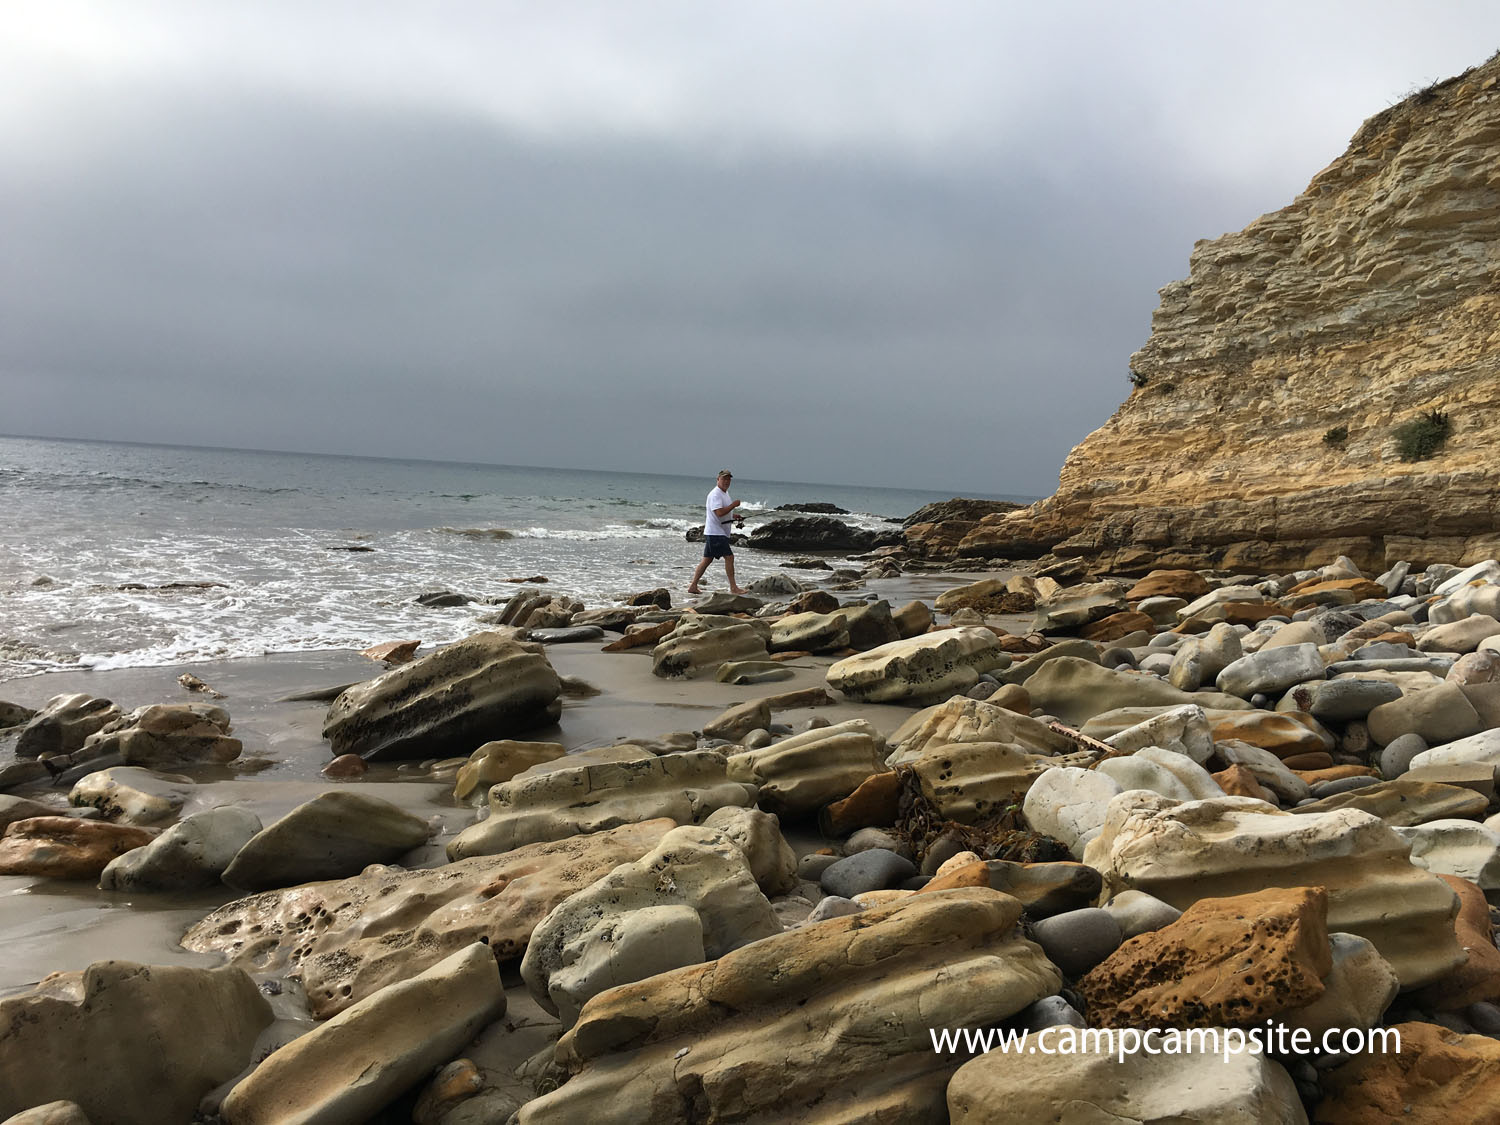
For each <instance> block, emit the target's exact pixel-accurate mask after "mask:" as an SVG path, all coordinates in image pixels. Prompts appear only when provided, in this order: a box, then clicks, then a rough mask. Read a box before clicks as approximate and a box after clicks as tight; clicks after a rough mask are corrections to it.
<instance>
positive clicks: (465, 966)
mask: <svg viewBox="0 0 1500 1125" xmlns="http://www.w3.org/2000/svg"><path fill="white" fill-rule="evenodd" d="M504 1014H505V989H504V988H503V987H502V986H501V983H500V971H499V969H498V967H497V966H496V964H495V957H494V954H493V953H491V952H490V949H489V947H488V946H486V945H480V944H475V945H470V946H467V947H466V948H464V949H462V950H460V951H458V952H457V953H454V954H452V955H450V956H449V957H447V958H446V959H445V960H443V961H440V962H438V963H437V964H436V965H434V966H433V967H432V968H430V969H428V970H427V971H426V972H424V973H421V974H419V975H418V976H416V977H413V978H412V979H410V980H405V981H398V982H396V983H394V984H391V985H389V986H388V987H386V988H383V989H381V991H380V992H378V993H376V994H375V995H374V996H370V997H368V998H366V999H364V1000H361V1001H360V1002H359V1003H358V1004H356V1005H354V1006H353V1007H351V1008H349V1009H348V1010H347V1011H345V1012H341V1013H340V1014H339V1015H337V1016H334V1017H333V1018H332V1019H331V1020H329V1021H328V1022H327V1023H323V1024H320V1025H318V1026H317V1027H315V1028H313V1029H312V1030H311V1031H309V1032H307V1033H306V1034H305V1035H303V1036H301V1037H300V1038H297V1039H294V1040H292V1041H291V1042H290V1043H288V1044H287V1045H286V1046H284V1047H282V1048H280V1049H279V1050H277V1051H274V1052H272V1054H271V1055H270V1056H269V1057H268V1058H266V1059H265V1061H263V1062H262V1063H260V1065H259V1066H257V1067H256V1068H255V1069H254V1070H253V1071H251V1073H250V1076H249V1077H248V1078H245V1079H244V1080H242V1081H241V1082H240V1083H239V1084H238V1085H236V1086H235V1087H234V1089H232V1090H231V1091H230V1092H229V1095H228V1097H226V1098H225V1099H224V1106H223V1114H224V1117H225V1118H226V1119H227V1120H229V1121H231V1122H234V1123H235V1125H272V1123H279V1122H286V1121H293V1120H296V1121H366V1120H369V1119H370V1118H371V1117H373V1116H374V1115H375V1114H376V1113H377V1112H379V1111H380V1110H381V1109H384V1108H385V1106H386V1105H388V1104H389V1103H390V1102H391V1101H393V1100H394V1099H395V1098H396V1097H398V1096H399V1095H401V1094H402V1093H405V1092H406V1091H407V1090H409V1089H411V1088H412V1087H413V1086H415V1085H417V1083H419V1082H421V1081H422V1080H423V1079H425V1078H427V1076H428V1075H430V1074H431V1073H432V1071H433V1069H434V1068H435V1067H437V1066H439V1065H440V1064H442V1063H445V1062H447V1061H448V1060H449V1059H451V1058H452V1057H453V1056H454V1055H455V1054H456V1053H457V1052H458V1051H459V1050H461V1049H462V1048H463V1047H464V1045H465V1044H467V1043H468V1042H469V1041H470V1040H471V1039H473V1038H474V1036H475V1035H476V1034H477V1033H478V1032H479V1030H480V1029H481V1028H483V1027H485V1026H486V1025H487V1024H489V1023H491V1022H492V1021H493V1020H496V1019H498V1018H499V1017H500V1016H502V1015H504Z"/></svg>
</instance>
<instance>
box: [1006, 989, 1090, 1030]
mask: <svg viewBox="0 0 1500 1125" xmlns="http://www.w3.org/2000/svg"><path fill="white" fill-rule="evenodd" d="M1020 1021H1021V1023H1023V1024H1025V1025H1026V1027H1027V1028H1028V1029H1029V1030H1031V1031H1041V1030H1042V1028H1044V1027H1087V1026H1088V1025H1089V1023H1088V1020H1086V1019H1084V1018H1083V1016H1082V1014H1080V1012H1079V1011H1078V1009H1077V1008H1075V1007H1073V1005H1072V1004H1069V1003H1068V1002H1067V1001H1066V1000H1064V999H1063V998H1062V997H1061V996H1043V997H1042V998H1041V999H1040V1000H1038V1001H1036V1003H1034V1004H1030V1005H1028V1006H1027V1007H1025V1008H1023V1009H1021V1015H1020Z"/></svg>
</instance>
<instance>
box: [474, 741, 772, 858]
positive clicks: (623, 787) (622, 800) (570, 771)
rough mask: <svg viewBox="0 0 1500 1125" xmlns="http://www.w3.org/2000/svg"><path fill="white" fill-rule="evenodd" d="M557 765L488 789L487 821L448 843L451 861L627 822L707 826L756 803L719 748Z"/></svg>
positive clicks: (564, 760) (752, 791)
mask: <svg viewBox="0 0 1500 1125" xmlns="http://www.w3.org/2000/svg"><path fill="white" fill-rule="evenodd" d="M563 762H567V759H563V760H562V761H561V762H557V763H548V765H549V766H555V767H556V768H553V769H551V770H550V771H549V772H547V773H543V774H538V775H535V776H529V777H528V776H525V775H521V776H518V777H515V778H513V779H512V780H510V781H505V782H501V783H500V784H499V785H496V786H494V787H492V788H491V789H490V794H489V807H490V815H489V817H488V819H486V820H482V821H480V822H479V823H478V824H475V825H471V826H470V827H468V828H465V829H464V830H463V831H462V832H460V833H459V834H458V835H457V836H456V837H454V839H453V840H452V841H451V842H450V843H449V844H448V858H449V859H450V860H453V859H465V858H468V857H469V856H475V855H495V854H498V853H500V852H506V851H510V850H511V849H512V848H518V847H521V846H523V845H525V844H531V843H537V842H539V841H542V840H560V839H563V838H565V837H567V836H575V835H577V834H579V833H581V832H597V831H599V830H601V829H604V828H612V827H614V826H616V825H618V824H621V823H634V822H639V821H643V820H652V819H655V818H656V817H661V816H666V817H671V818H672V819H673V820H675V821H677V822H678V823H679V824H697V823H701V822H702V821H703V820H704V819H706V818H707V817H708V815H709V814H710V813H711V812H713V811H714V810H715V809H718V808H721V807H722V806H724V805H748V804H751V803H752V802H753V800H754V797H755V790H754V787H753V786H748V787H747V786H746V785H744V784H742V783H740V782H738V781H734V780H731V779H730V778H729V777H727V776H726V775H725V772H724V768H725V759H724V755H722V754H720V753H718V752H717V751H713V750H690V751H685V752H683V753H676V754H663V755H661V756H660V757H657V756H651V757H645V758H640V759H637V760H635V761H623V762H603V763H599V764H595V765H576V766H575V765H571V764H568V765H564V764H562V763H563Z"/></svg>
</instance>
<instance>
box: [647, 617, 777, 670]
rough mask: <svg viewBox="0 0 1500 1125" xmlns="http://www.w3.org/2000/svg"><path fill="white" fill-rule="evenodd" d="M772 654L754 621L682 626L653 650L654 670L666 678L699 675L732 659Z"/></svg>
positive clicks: (749, 658)
mask: <svg viewBox="0 0 1500 1125" xmlns="http://www.w3.org/2000/svg"><path fill="white" fill-rule="evenodd" d="M769 657H770V653H769V652H768V651H767V650H766V638H765V637H764V636H762V634H761V632H760V630H758V629H756V628H755V626H754V625H750V624H742V623H736V624H733V625H725V626H722V627H719V628H709V629H703V630H701V631H697V632H691V631H686V630H685V629H684V628H683V627H682V626H679V627H678V628H677V629H676V630H674V631H673V632H672V633H670V634H668V635H667V636H666V637H665V638H664V639H663V640H662V641H661V643H659V644H658V645H657V646H656V647H655V648H654V649H652V650H651V671H652V673H653V674H655V675H657V676H661V677H663V678H665V679H670V678H673V677H676V676H698V675H701V674H703V673H704V672H709V671H713V672H717V670H718V668H719V666H720V665H721V664H725V663H727V662H730V661H738V660H767V659H769Z"/></svg>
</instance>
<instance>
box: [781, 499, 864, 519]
mask: <svg viewBox="0 0 1500 1125" xmlns="http://www.w3.org/2000/svg"><path fill="white" fill-rule="evenodd" d="M774 510H775V511H778V512H808V513H811V514H812V515H819V516H847V515H848V514H849V509H848V508H840V507H839V506H838V505H837V504H829V503H827V502H826V501H822V500H811V501H808V502H807V503H805V504H777V505H776V507H775V509H774Z"/></svg>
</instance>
